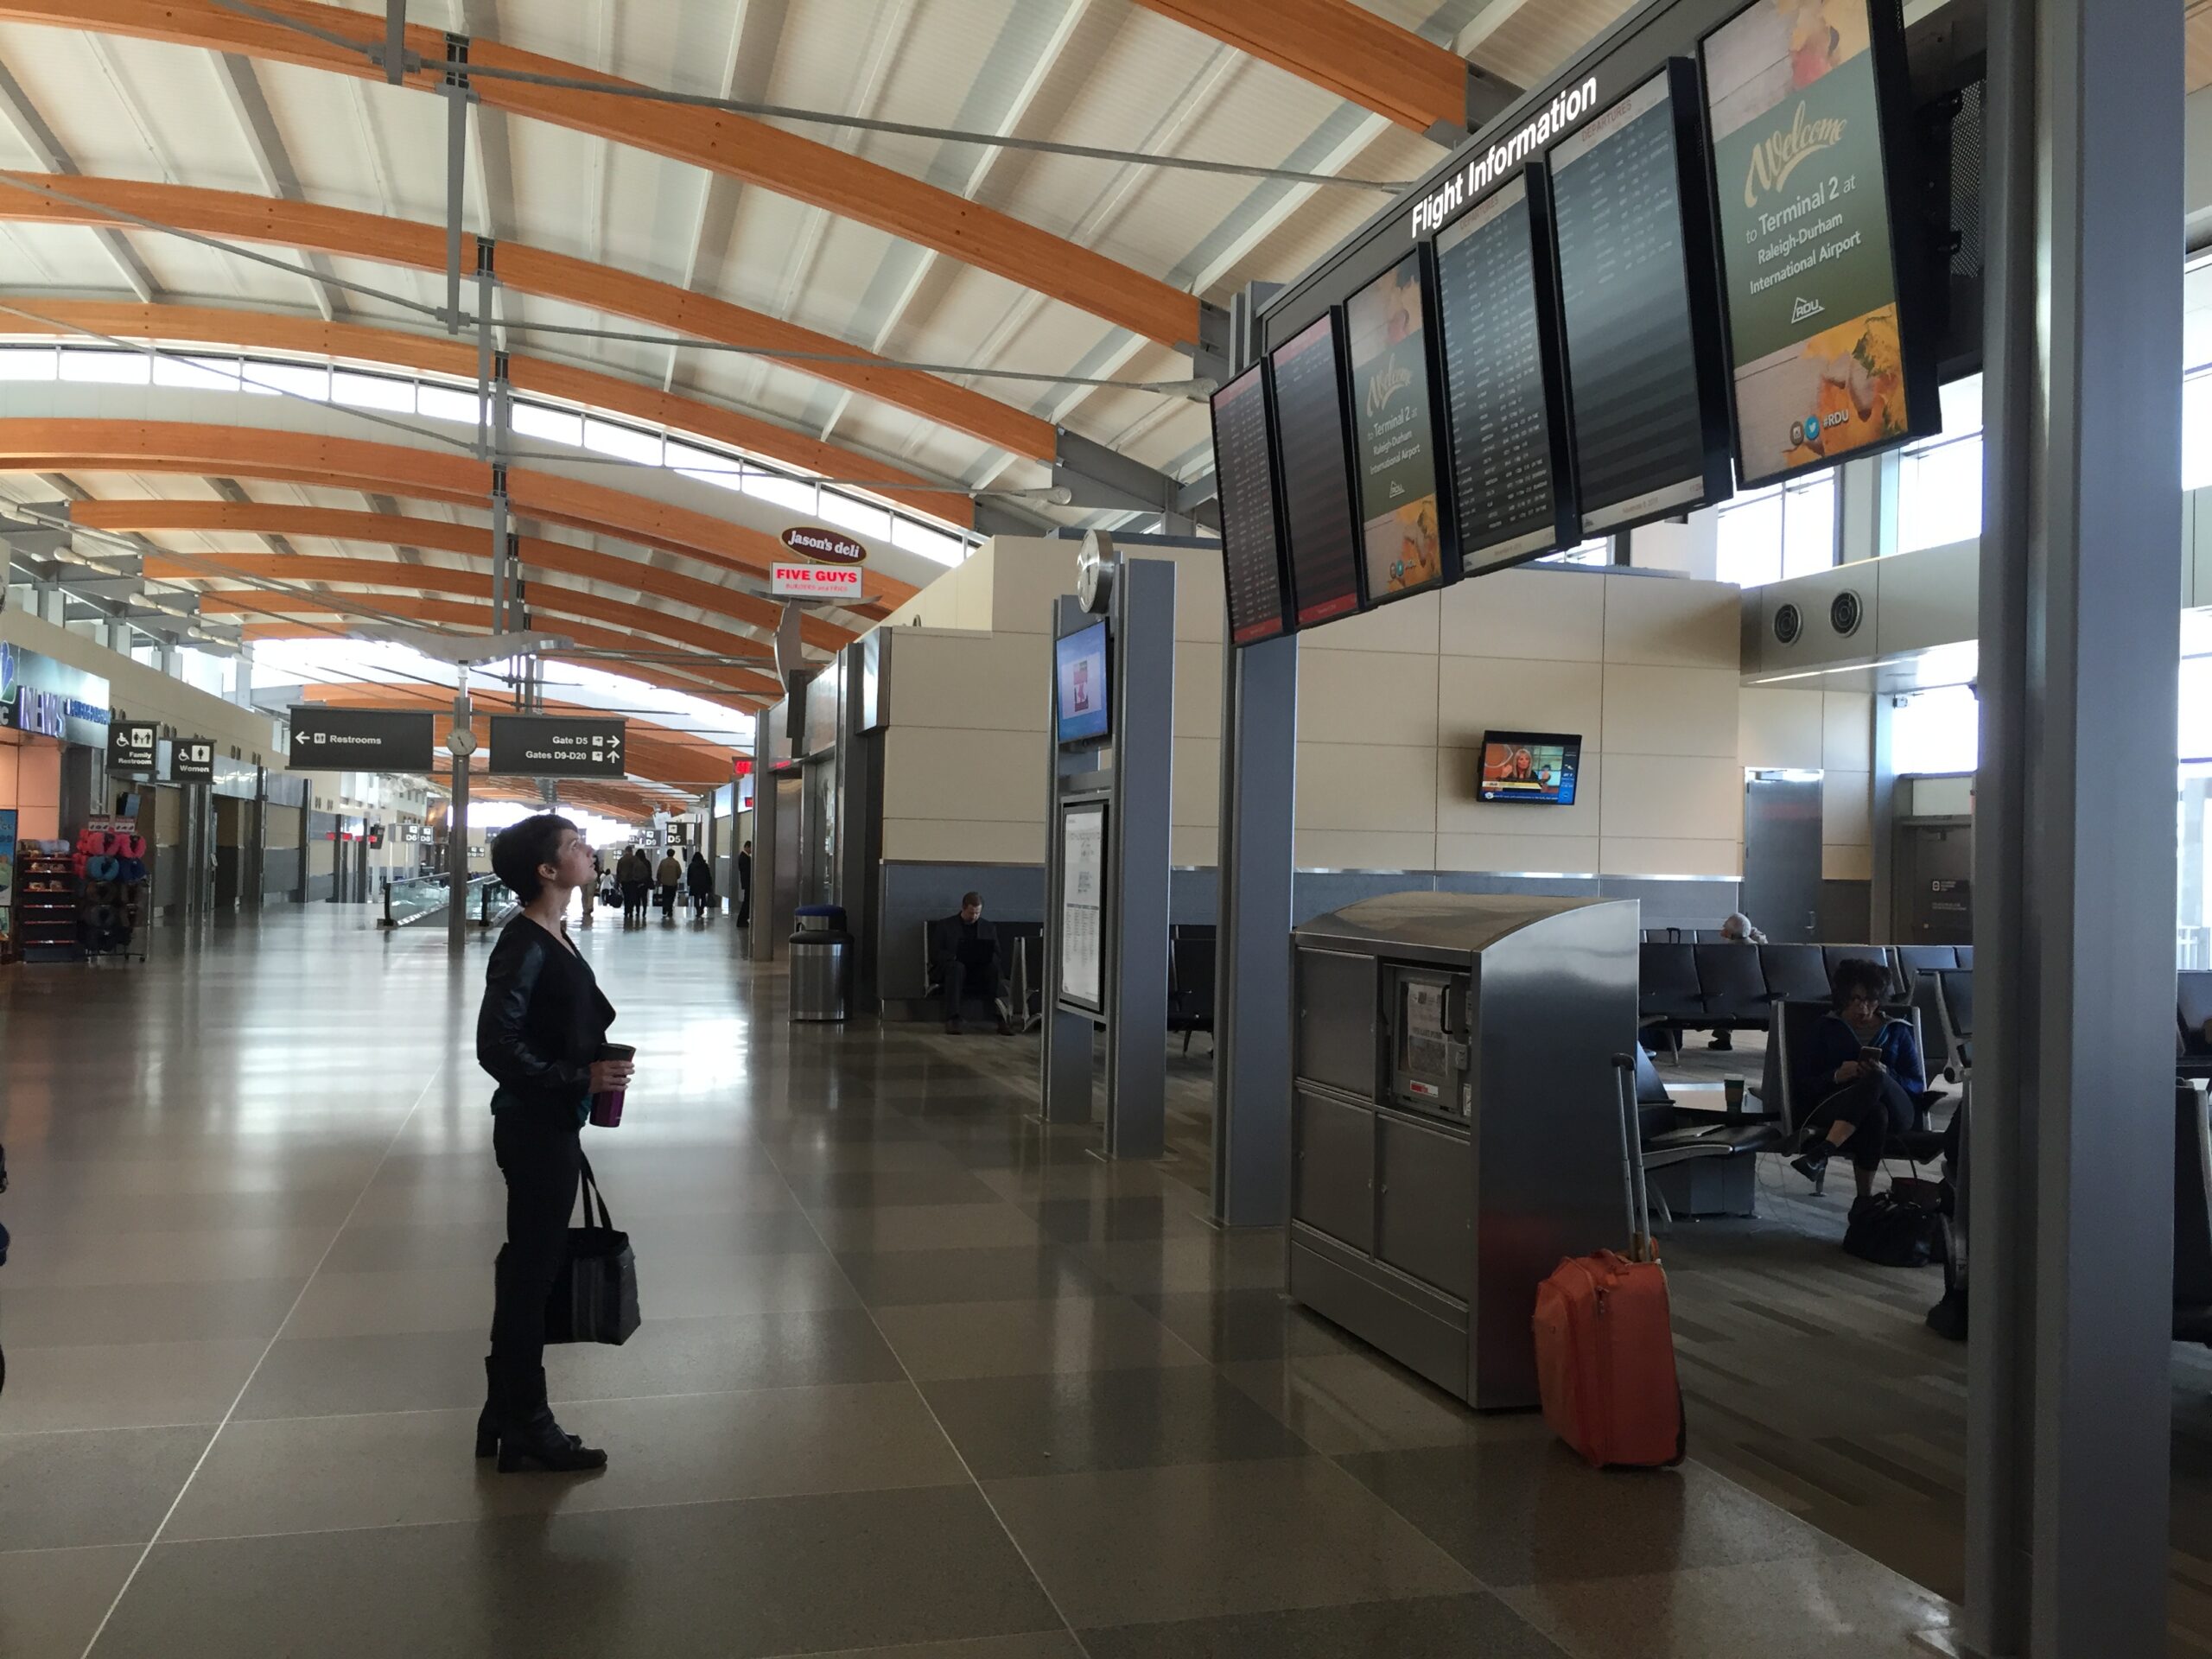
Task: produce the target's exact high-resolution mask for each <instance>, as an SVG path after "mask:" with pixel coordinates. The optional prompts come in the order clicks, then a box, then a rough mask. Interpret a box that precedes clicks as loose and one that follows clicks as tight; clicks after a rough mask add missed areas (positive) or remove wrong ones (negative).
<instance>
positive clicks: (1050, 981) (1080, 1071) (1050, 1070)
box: [1037, 594, 1097, 1123]
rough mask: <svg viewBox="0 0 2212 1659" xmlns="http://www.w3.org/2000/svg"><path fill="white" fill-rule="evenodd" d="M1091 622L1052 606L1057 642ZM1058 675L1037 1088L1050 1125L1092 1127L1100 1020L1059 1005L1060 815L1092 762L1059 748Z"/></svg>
mask: <svg viewBox="0 0 2212 1659" xmlns="http://www.w3.org/2000/svg"><path fill="white" fill-rule="evenodd" d="M1086 620H1088V619H1087V618H1086V617H1085V615H1084V609H1083V607H1082V606H1080V605H1078V604H1077V603H1076V601H1075V596H1074V595H1073V594H1060V595H1059V596H1058V597H1057V598H1055V599H1054V600H1053V601H1052V634H1053V637H1054V638H1055V639H1058V638H1059V637H1060V636H1062V635H1065V634H1070V633H1073V632H1075V631H1076V630H1077V629H1078V628H1080V627H1081V626H1083V625H1084V622H1085V621H1086ZM1057 677H1058V665H1057V664H1053V665H1052V666H1050V667H1049V668H1048V670H1047V672H1046V680H1045V734H1046V790H1045V802H1046V820H1045V916H1044V922H1045V949H1044V951H1043V956H1044V973H1045V984H1044V991H1045V1030H1044V1041H1043V1043H1042V1044H1041V1045H1040V1046H1039V1048H1040V1052H1039V1055H1038V1061H1037V1065H1038V1083H1037V1088H1038V1098H1039V1103H1040V1106H1041V1109H1042V1111H1043V1115H1044V1118H1045V1121H1046V1122H1047V1123H1088V1122H1090V1096H1091V1084H1090V1069H1091V1048H1092V1045H1093V1042H1094V1040H1095V1039H1096V1033H1097V1021H1096V1020H1094V1019H1093V1018H1092V1017H1091V1016H1090V1014H1084V1013H1082V1012H1079V1011H1077V1010H1073V1009H1069V1008H1065V1007H1061V1006H1060V948H1061V944H1062V937H1061V927H1060V921H1061V917H1062V914H1063V911H1062V908H1061V906H1062V899H1063V894H1064V892H1065V885H1066V880H1067V860H1066V856H1065V851H1066V849H1065V846H1064V844H1063V842H1062V834H1063V832H1062V829H1061V813H1062V811H1063V810H1064V807H1063V801H1064V799H1065V796H1066V795H1067V794H1068V793H1069V791H1068V789H1067V786H1066V785H1065V782H1064V780H1065V779H1066V778H1068V777H1069V776H1070V775H1071V773H1073V772H1077V771H1087V770H1088V769H1089V768H1090V766H1091V765H1092V764H1093V763H1092V762H1091V761H1090V760H1077V759H1076V758H1075V757H1072V756H1070V755H1068V754H1066V753H1063V752H1062V751H1061V749H1060V747H1059V744H1058V736H1059V730H1058V725H1057V724H1056V721H1057V716H1058V693H1057V691H1056V690H1054V683H1055V680H1056V678H1057Z"/></svg>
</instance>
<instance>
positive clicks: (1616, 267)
mask: <svg viewBox="0 0 2212 1659" xmlns="http://www.w3.org/2000/svg"><path fill="white" fill-rule="evenodd" d="M1697 100H1698V91H1697V72H1696V69H1695V67H1694V66H1693V65H1691V64H1690V63H1689V62H1688V61H1687V60H1683V59H1680V58H1674V59H1669V60H1668V64H1667V67H1666V68H1665V69H1664V70H1662V72H1661V73H1658V74H1656V75H1654V76H1653V77H1652V78H1651V79H1649V80H1647V81H1646V82H1644V83H1643V86H1639V87H1637V89H1636V90H1635V91H1634V92H1630V94H1629V95H1628V96H1627V97H1626V98H1624V99H1622V100H1621V101H1620V102H1619V103H1618V104H1616V105H1614V106H1613V107H1612V108H1611V109H1610V110H1607V111H1605V113H1604V114H1603V115H1601V116H1599V117H1597V118H1594V119H1593V120H1592V121H1590V122H1589V123H1588V124H1586V125H1585V126H1583V127H1582V128H1581V130H1579V131H1576V132H1573V133H1570V134H1568V135H1567V137H1565V138H1563V139H1561V140H1560V142H1559V143H1557V144H1555V145H1554V146H1553V148H1552V152H1551V171H1552V210H1553V228H1554V236H1555V238H1556V241H1557V245H1558V257H1559V286H1560V321H1561V324H1562V327H1563V331H1564V333H1565V335H1566V346H1567V385H1568V393H1569V396H1568V408H1569V410H1570V419H1571V424H1572V427H1573V436H1574V471H1575V481H1576V484H1577V486H1579V488H1580V493H1581V499H1582V530H1583V534H1585V535H1591V534H1593V533H1596V532H1599V531H1620V530H1626V529H1629V528H1630V527H1631V526H1632V525H1635V524H1643V523H1646V522H1648V521H1649V520H1650V519H1653V518H1664V517H1667V516H1669V515H1670V514H1675V513H1681V512H1688V511H1689V510H1690V509H1691V508H1693V507H1700V506H1703V505H1705V504H1706V503H1707V501H1713V500H1719V499H1724V498H1725V497H1726V495H1727V493H1728V489H1729V476H1728V472H1729V468H1728V404H1727V377H1726V370H1725V368H1724V367H1723V365H1722V359H1721V355H1720V352H1721V327H1720V309H1719V294H1718V293H1717V292H1716V290H1715V285H1714V264H1713V246H1712V236H1711V233H1710V225H1711V219H1710V209H1709V207H1708V204H1707V189H1708V180H1707V174H1706V171H1705V168H1704V165H1703V154H1702V148H1701V142H1700V123H1699V121H1698V108H1697Z"/></svg>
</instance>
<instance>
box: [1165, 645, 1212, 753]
mask: <svg viewBox="0 0 2212 1659" xmlns="http://www.w3.org/2000/svg"><path fill="white" fill-rule="evenodd" d="M1221 674H1222V661H1221V646H1220V645H1219V643H1218V642H1216V643H1214V644H1211V645H1209V644H1206V643H1205V642H1203V641H1196V640H1180V641H1178V642H1177V644H1176V646H1175V735H1176V736H1178V737H1219V736H1220V735H1221Z"/></svg>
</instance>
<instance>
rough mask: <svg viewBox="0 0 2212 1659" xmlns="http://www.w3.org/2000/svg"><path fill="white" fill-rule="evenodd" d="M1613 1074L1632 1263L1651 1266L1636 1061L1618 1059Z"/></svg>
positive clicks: (1614, 1062)
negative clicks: (1617, 1083) (1617, 1094)
mask: <svg viewBox="0 0 2212 1659" xmlns="http://www.w3.org/2000/svg"><path fill="white" fill-rule="evenodd" d="M1613 1074H1614V1076H1616V1077H1618V1078H1619V1079H1620V1097H1621V1112H1620V1121H1621V1191H1622V1195H1623V1196H1624V1198H1626V1199H1627V1201H1628V1241H1629V1243H1628V1259H1629V1260H1630V1261H1631V1262H1649V1261H1651V1260H1652V1259H1653V1257H1652V1252H1651V1199H1650V1195H1649V1193H1648V1192H1646V1191H1645V1188H1644V1185H1643V1123H1642V1122H1641V1121H1640V1120H1639V1119H1638V1118H1637V1115H1636V1061H1635V1059H1634V1058H1632V1057H1631V1056H1629V1055H1626V1054H1616V1055H1614V1056H1613Z"/></svg>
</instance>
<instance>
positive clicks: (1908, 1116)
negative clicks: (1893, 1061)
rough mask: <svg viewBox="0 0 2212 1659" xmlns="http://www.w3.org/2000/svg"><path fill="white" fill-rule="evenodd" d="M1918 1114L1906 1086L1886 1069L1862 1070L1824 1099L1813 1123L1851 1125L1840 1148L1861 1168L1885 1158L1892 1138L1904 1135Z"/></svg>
mask: <svg viewBox="0 0 2212 1659" xmlns="http://www.w3.org/2000/svg"><path fill="white" fill-rule="evenodd" d="M1813 1116H1814V1122H1816V1123H1819V1124H1821V1125H1823V1126H1825V1125H1827V1124H1830V1123H1848V1124H1850V1125H1851V1138H1850V1139H1849V1140H1847V1141H1845V1142H1844V1143H1843V1145H1842V1147H1841V1148H1840V1150H1841V1151H1842V1152H1843V1153H1844V1154H1846V1155H1847V1156H1848V1157H1849V1158H1850V1160H1851V1161H1852V1162H1853V1164H1855V1165H1857V1166H1859V1168H1860V1169H1873V1168H1876V1167H1878V1166H1879V1165H1880V1163H1881V1161H1882V1149H1883V1148H1884V1147H1886V1146H1887V1145H1888V1144H1889V1142H1890V1137H1891V1136H1892V1135H1903V1134H1904V1133H1905V1132H1906V1131H1907V1130H1909V1129H1910V1128H1912V1126H1913V1122H1914V1120H1915V1119H1916V1116H1918V1115H1917V1114H1916V1112H1915V1111H1914V1109H1913V1104H1912V1096H1910V1095H1908V1094H1907V1093H1905V1091H1904V1084H1901V1083H1899V1082H1898V1081H1897V1078H1896V1077H1893V1076H1891V1074H1890V1073H1889V1072H1887V1071H1862V1072H1861V1073H1859V1076H1858V1077H1854V1078H1853V1079H1852V1080H1851V1081H1850V1082H1849V1083H1847V1084H1844V1085H1843V1086H1842V1087H1841V1088H1840V1089H1838V1090H1836V1091H1835V1092H1834V1094H1832V1095H1829V1096H1827V1098H1826V1099H1824V1100H1823V1101H1821V1104H1820V1109H1818V1110H1817V1111H1816V1112H1815V1113H1814V1115H1813Z"/></svg>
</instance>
